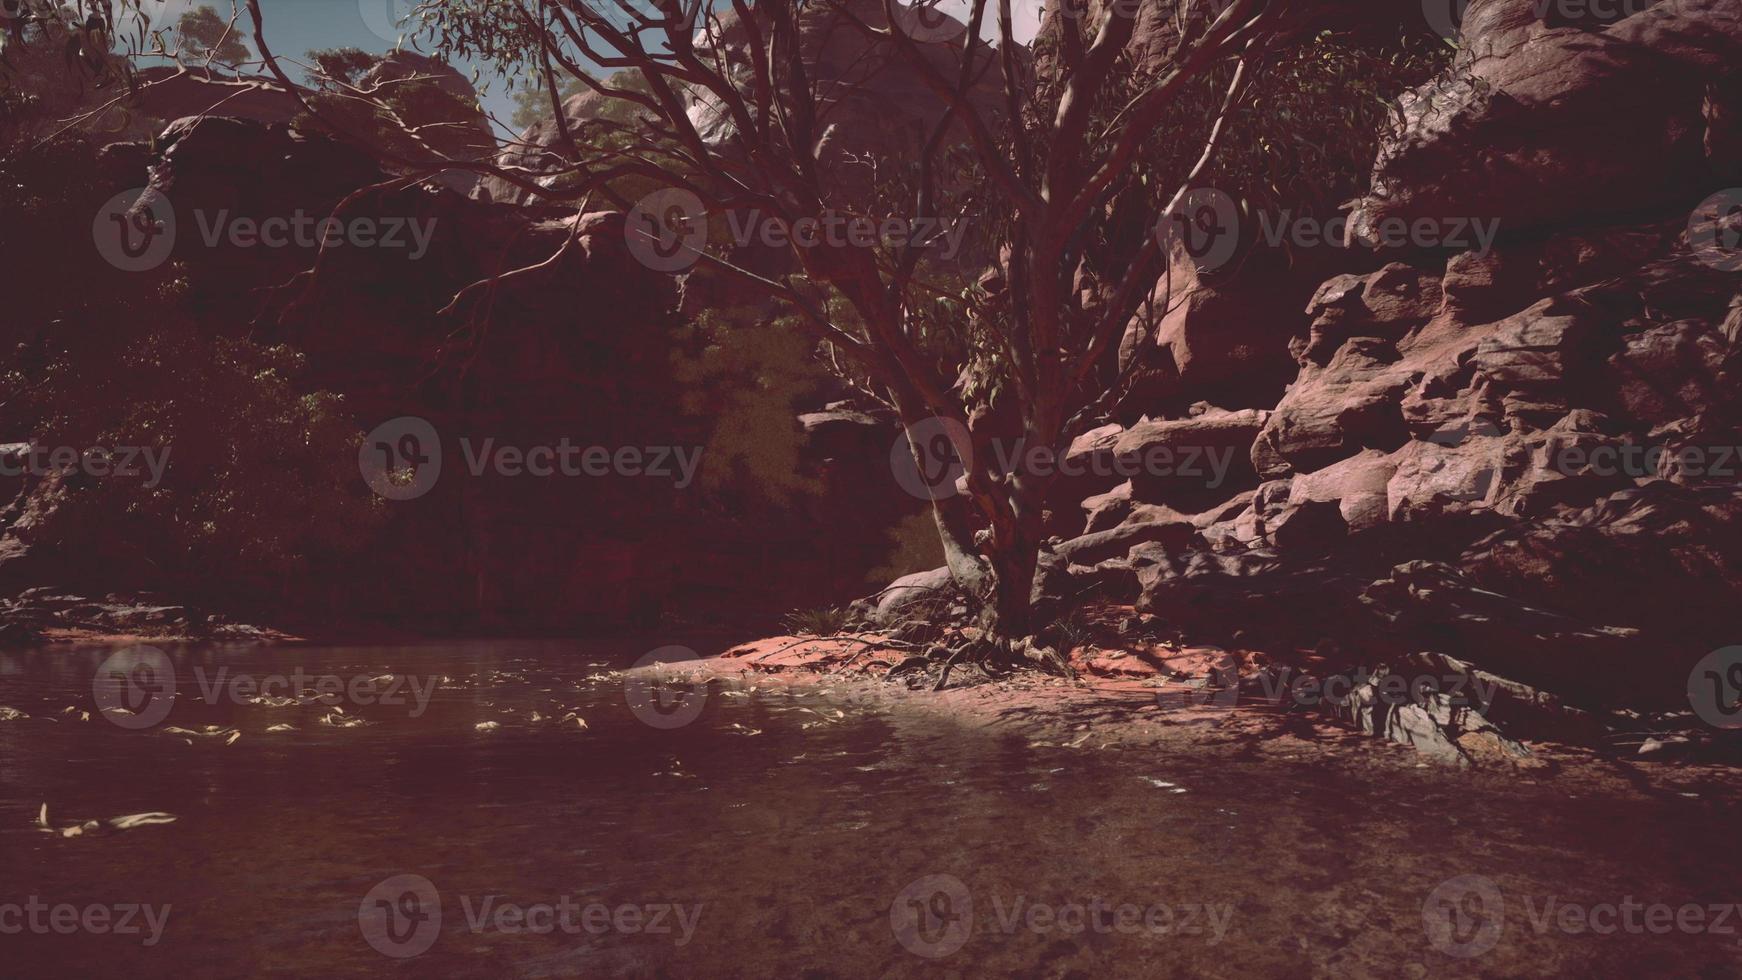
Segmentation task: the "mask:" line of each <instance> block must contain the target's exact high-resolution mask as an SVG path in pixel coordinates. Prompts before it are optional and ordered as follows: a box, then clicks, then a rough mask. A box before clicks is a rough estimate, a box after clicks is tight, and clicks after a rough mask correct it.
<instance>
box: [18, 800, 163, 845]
mask: <svg viewBox="0 0 1742 980" xmlns="http://www.w3.org/2000/svg"><path fill="white" fill-rule="evenodd" d="M175 820H176V817H175V814H173V813H162V812H159V811H152V812H150V813H129V814H126V815H124V816H119V817H110V818H109V819H108V820H86V821H84V822H82V823H76V824H68V825H66V826H65V827H55V826H52V825H51V824H49V822H48V804H47V803H44V804H43V805H42V809H40V810H38V811H37V812H36V828H37V829H38V830H40V831H43V832H45V833H50V834H59V835H60V836H62V837H83V836H84V835H86V834H102V833H114V832H116V831H122V830H132V829H134V828H135V827H150V826H154V825H156V824H166V823H174V822H175Z"/></svg>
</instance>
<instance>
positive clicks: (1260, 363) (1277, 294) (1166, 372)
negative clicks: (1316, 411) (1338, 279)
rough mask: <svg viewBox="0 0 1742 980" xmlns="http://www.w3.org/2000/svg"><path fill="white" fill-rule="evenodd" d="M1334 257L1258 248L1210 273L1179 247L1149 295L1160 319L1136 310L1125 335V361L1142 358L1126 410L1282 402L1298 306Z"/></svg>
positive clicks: (1173, 411)
mask: <svg viewBox="0 0 1742 980" xmlns="http://www.w3.org/2000/svg"><path fill="white" fill-rule="evenodd" d="M1254 237H1255V238H1256V236H1254ZM1290 258H1293V259H1297V260H1298V261H1295V262H1290V261H1288V260H1289V259H1290ZM1329 259H1330V257H1329V256H1323V255H1315V256H1308V257H1305V258H1302V257H1301V256H1290V255H1289V254H1288V253H1285V252H1283V251H1282V250H1279V249H1255V250H1253V252H1252V253H1251V255H1250V256H1248V257H1247V258H1245V259H1243V260H1242V261H1241V262H1240V263H1239V264H1238V265H1237V266H1236V268H1234V269H1231V270H1228V271H1225V272H1221V273H1218V274H1214V275H1212V274H1207V273H1200V272H1199V271H1198V267H1197V263H1196V261H1195V260H1193V259H1192V258H1191V257H1190V256H1188V255H1186V254H1185V253H1184V252H1183V250H1176V251H1175V254H1174V255H1173V256H1172V259H1171V262H1170V266H1169V269H1168V272H1167V274H1166V275H1165V276H1163V277H1162V280H1161V282H1159V283H1157V285H1156V287H1155V290H1154V292H1153V294H1152V295H1151V297H1150V300H1151V302H1150V304H1148V308H1149V309H1152V310H1155V311H1159V313H1160V319H1159V321H1157V322H1154V323H1151V322H1149V319H1148V317H1149V316H1150V314H1145V313H1140V314H1139V315H1138V316H1136V317H1133V318H1132V321H1131V324H1130V325H1129V326H1128V327H1127V328H1126V331H1125V335H1124V338H1123V339H1122V340H1121V341H1120V345H1119V366H1120V367H1121V368H1122V369H1125V368H1129V367H1130V365H1131V362H1132V361H1133V360H1134V359H1135V360H1136V361H1137V362H1138V367H1137V377H1136V378H1134V380H1133V381H1132V384H1131V388H1130V392H1129V393H1128V394H1127V395H1126V396H1125V397H1124V398H1123V399H1122V400H1121V402H1120V406H1121V407H1120V414H1121V416H1122V417H1125V418H1129V419H1135V418H1136V417H1137V416H1138V415H1140V414H1145V413H1147V414H1154V413H1158V412H1159V413H1166V414H1170V415H1177V414H1183V413H1184V411H1185V408H1186V406H1187V405H1189V404H1190V403H1192V402H1194V401H1197V400H1200V399H1206V400H1210V401H1213V402H1215V403H1216V404H1217V405H1221V406H1224V407H1227V408H1235V409H1239V408H1269V407H1270V406H1272V405H1274V404H1276V399H1277V398H1278V397H1279V396H1280V395H1281V394H1282V392H1283V389H1284V388H1285V387H1286V386H1287V384H1288V379H1289V377H1290V376H1291V375H1292V373H1293V370H1294V365H1293V364H1292V363H1291V358H1290V356H1289V352H1288V339H1289V336H1290V335H1291V334H1292V333H1293V331H1294V326H1293V323H1294V319H1295V315H1296V313H1297V312H1298V311H1299V309H1300V304H1301V303H1302V302H1303V301H1304V300H1305V299H1306V297H1308V296H1310V295H1311V294H1312V291H1313V286H1314V283H1315V282H1316V281H1317V280H1318V279H1320V278H1322V277H1323V276H1324V274H1326V273H1327V272H1328V271H1329Z"/></svg>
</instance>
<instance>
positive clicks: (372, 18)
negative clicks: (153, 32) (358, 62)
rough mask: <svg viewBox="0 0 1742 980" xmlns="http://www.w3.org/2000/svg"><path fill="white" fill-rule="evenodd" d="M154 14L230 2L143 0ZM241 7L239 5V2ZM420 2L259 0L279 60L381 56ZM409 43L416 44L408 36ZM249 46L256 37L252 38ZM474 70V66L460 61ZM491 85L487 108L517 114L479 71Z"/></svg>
mask: <svg viewBox="0 0 1742 980" xmlns="http://www.w3.org/2000/svg"><path fill="white" fill-rule="evenodd" d="M143 3H144V6H145V9H146V10H147V12H149V13H151V15H152V18H153V23H154V26H156V25H173V24H174V23H175V22H176V21H177V20H179V19H180V18H181V15H182V13H183V12H184V11H187V10H192V9H195V8H198V7H202V6H204V7H211V8H213V9H214V10H217V11H218V12H219V14H221V15H223V16H226V17H227V16H228V15H229V11H230V0H143ZM238 6H240V4H238ZM415 6H416V0H260V10H261V13H262V14H263V15H264V16H265V18H266V43H267V44H269V45H271V46H272V53H273V54H276V55H278V56H279V58H280V59H292V58H294V59H296V60H298V61H303V60H305V59H304V58H303V54H304V52H307V51H310V50H313V49H316V48H340V47H349V48H362V49H363V50H365V51H368V52H371V53H374V54H382V53H385V52H387V51H391V50H393V48H394V47H395V46H396V45H397V42H398V40H399V30H398V29H397V28H396V27H395V26H394V25H395V24H397V23H398V22H399V21H400V20H401V19H402V18H404V17H405V15H406V14H407V13H409V12H410V11H411V10H412V9H413V8H414V7H415ZM240 24H241V26H242V28H243V30H245V31H247V32H249V33H250V34H251V33H252V30H253V28H252V25H251V24H249V23H248V15H247V11H246V10H245V9H244V11H243V15H242V20H241V22H240ZM406 46H407V47H412V45H411V42H410V40H409V39H408V40H407V43H406ZM249 47H253V41H252V39H251V38H250V39H249ZM455 67H456V68H459V69H460V71H462V72H465V73H467V74H470V72H471V70H472V67H473V66H472V65H470V64H456V65H455ZM285 70H286V71H287V72H289V73H290V76H291V77H292V78H295V79H297V80H299V81H300V80H301V78H302V73H301V72H300V71H298V70H295V69H294V68H293V66H291V65H289V64H286V65H285ZM481 74H482V76H483V78H484V80H486V81H487V82H488V83H489V84H488V91H485V92H484V93H483V101H484V111H486V112H488V113H491V114H492V115H494V116H497V117H499V118H501V119H503V120H506V119H507V118H508V117H509V116H510V115H512V114H513V112H514V101H513V99H511V98H510V97H509V95H508V92H507V90H506V89H505V88H504V87H503V84H502V81H501V80H500V79H497V78H495V73H494V71H484V72H481Z"/></svg>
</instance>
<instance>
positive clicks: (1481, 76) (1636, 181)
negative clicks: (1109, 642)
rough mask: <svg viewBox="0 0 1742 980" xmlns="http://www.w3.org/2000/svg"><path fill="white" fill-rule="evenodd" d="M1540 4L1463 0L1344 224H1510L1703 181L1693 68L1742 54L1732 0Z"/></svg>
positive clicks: (1654, 198)
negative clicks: (1619, 9) (1583, 17)
mask: <svg viewBox="0 0 1742 980" xmlns="http://www.w3.org/2000/svg"><path fill="white" fill-rule="evenodd" d="M1538 9H1539V5H1538V4H1536V3H1534V2H1533V0H1472V2H1471V3H1470V5H1469V7H1468V9H1467V11H1466V12H1465V15H1464V19H1463V37H1462V41H1461V44H1460V49H1459V55H1458V57H1457V58H1456V59H1455V61H1454V63H1453V65H1452V66H1451V68H1449V69H1448V70H1447V72H1446V73H1445V74H1444V75H1443V76H1441V77H1440V78H1438V79H1436V80H1434V81H1433V82H1430V83H1428V84H1427V85H1424V86H1422V87H1421V88H1420V89H1418V90H1417V91H1416V92H1414V93H1412V94H1411V95H1410V96H1409V97H1406V98H1405V99H1404V100H1403V101H1402V103H1401V107H1400V118H1399V125H1397V126H1396V128H1395V129H1394V130H1393V131H1392V132H1390V133H1389V134H1387V135H1386V136H1385V137H1384V138H1383V140H1382V142H1381V147H1380V153H1379V159H1378V162H1377V164H1376V166H1375V169H1374V175H1373V184H1372V188H1371V189H1370V190H1369V192H1368V194H1367V195H1366V196H1365V197H1363V198H1362V199H1361V201H1360V202H1359V203H1358V204H1357V206H1356V208H1355V210H1354V212H1353V213H1352V214H1351V216H1350V234H1351V235H1352V236H1357V237H1371V236H1373V235H1374V234H1375V232H1376V229H1378V228H1380V227H1381V226H1382V225H1383V224H1384V223H1386V222H1411V221H1415V220H1417V219H1422V218H1428V219H1442V218H1448V217H1451V216H1454V215H1457V216H1483V217H1486V218H1490V219H1498V220H1499V221H1500V222H1501V227H1502V228H1503V230H1504V233H1505V234H1507V235H1516V234H1518V233H1520V232H1524V231H1526V230H1529V229H1540V228H1544V227H1555V226H1561V225H1574V224H1585V223H1591V222H1593V221H1601V220H1602V219H1604V218H1605V217H1609V218H1616V217H1621V216H1623V215H1628V214H1635V213H1639V212H1641V211H1643V210H1646V209H1649V208H1651V207H1653V206H1668V205H1673V204H1678V203H1680V202H1682V201H1684V200H1685V199H1686V195H1687V190H1688V188H1690V187H1697V186H1701V185H1702V184H1704V183H1706V182H1707V181H1708V180H1710V179H1711V173H1712V171H1711V168H1710V166H1709V164H1708V162H1707V160H1706V155H1705V140H1704V139H1703V136H1704V133H1705V131H1706V123H1705V120H1704V119H1703V117H1702V114H1701V108H1702V103H1703V99H1704V95H1705V79H1706V78H1708V77H1712V76H1714V75H1716V74H1718V73H1719V72H1720V69H1718V68H1717V66H1718V65H1719V64H1722V63H1724V62H1725V61H1726V59H1727V60H1728V63H1730V64H1734V63H1736V62H1737V61H1738V60H1742V18H1739V17H1738V14H1737V12H1736V10H1735V7H1734V6H1733V5H1732V4H1730V3H1728V2H1726V0H1685V2H1681V3H1676V4H1672V5H1652V6H1651V7H1649V8H1646V9H1640V10H1639V11H1638V12H1637V13H1633V14H1632V16H1630V17H1626V18H1624V19H1623V20H1621V21H1619V22H1617V23H1614V24H1611V25H1607V26H1599V25H1585V24H1576V25H1550V24H1548V23H1545V22H1544V21H1543V20H1542V19H1541V17H1540V16H1539V15H1538ZM1628 9H1629V11H1631V10H1632V8H1628ZM1696 197H1697V196H1696Z"/></svg>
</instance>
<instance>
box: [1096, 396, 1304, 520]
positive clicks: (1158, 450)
mask: <svg viewBox="0 0 1742 980" xmlns="http://www.w3.org/2000/svg"><path fill="white" fill-rule="evenodd" d="M1268 418H1269V413H1267V412H1262V411H1258V410H1256V409H1243V410H1241V411H1236V412H1229V411H1220V410H1210V411H1206V412H1204V413H1203V414H1200V415H1197V416H1193V417H1191V418H1184V419H1156V420H1145V421H1142V422H1139V423H1137V424H1136V425H1134V426H1132V427H1131V428H1130V429H1129V430H1127V431H1126V432H1125V433H1124V434H1123V435H1121V436H1120V437H1119V440H1118V442H1116V443H1115V444H1114V446H1113V451H1114V453H1115V454H1117V456H1118V457H1119V459H1120V461H1121V465H1122V466H1123V467H1124V468H1125V469H1126V470H1127V471H1128V472H1130V473H1131V474H1132V476H1131V489H1132V498H1133V499H1134V500H1137V501H1141V502H1144V503H1156V504H1168V505H1170V506H1176V507H1178V508H1180V509H1182V510H1188V511H1191V512H1194V513H1195V512H1197V511H1200V510H1203V509H1205V508H1207V507H1210V506H1212V505H1214V504H1216V503H1219V502H1221V501H1223V500H1226V499H1227V498H1228V497H1229V496H1231V495H1232V494H1234V493H1236V492H1238V491H1240V490H1243V489H1248V488H1250V487H1253V486H1256V485H1257V479H1256V476H1255V475H1254V473H1253V470H1252V465H1251V458H1252V457H1251V454H1252V443H1253V440H1254V439H1255V438H1257V436H1258V433H1259V431H1260V430H1261V429H1262V428H1263V427H1264V425H1265V421H1266V420H1267V419H1268Z"/></svg>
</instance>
